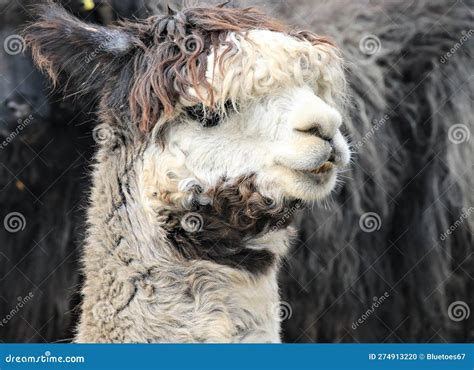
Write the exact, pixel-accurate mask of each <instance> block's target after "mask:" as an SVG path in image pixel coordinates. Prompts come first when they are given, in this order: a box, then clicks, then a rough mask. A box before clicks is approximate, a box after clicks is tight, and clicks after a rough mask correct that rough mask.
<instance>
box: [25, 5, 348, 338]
mask: <svg viewBox="0 0 474 370" xmlns="http://www.w3.org/2000/svg"><path fill="white" fill-rule="evenodd" d="M25 37H26V40H27V42H28V44H29V46H30V47H31V50H32V54H33V58H34V60H35V61H36V63H37V65H38V66H39V68H40V69H42V70H43V71H45V72H46V73H47V74H48V75H49V76H50V77H51V79H52V80H53V81H54V82H55V83H57V84H62V83H64V81H67V83H68V85H69V86H68V87H69V88H71V85H72V86H74V89H75V90H77V91H79V92H81V93H87V94H97V96H99V97H100V111H99V115H100V124H99V125H98V126H97V128H96V130H95V134H96V136H97V137H98V138H99V140H98V141H99V142H100V147H99V149H98V153H97V155H96V163H95V164H94V170H93V175H92V177H93V179H92V190H91V196H90V206H89V208H88V217H87V225H88V226H87V228H88V230H87V237H86V243H85V246H84V258H83V268H84V274H85V282H84V287H83V289H82V294H83V298H84V301H83V305H82V315H81V319H80V323H79V326H78V329H77V337H76V341H77V342H279V341H280V321H279V316H278V311H279V292H278V284H277V275H278V267H279V264H280V261H281V259H282V258H283V257H284V256H285V254H286V252H287V251H288V248H289V245H290V241H291V235H292V230H291V229H290V228H289V227H288V224H289V221H291V215H290V216H289V215H288V214H289V213H290V210H291V209H292V207H297V205H298V202H301V201H304V202H307V201H314V200H319V199H323V198H325V197H326V196H327V195H328V194H329V193H330V192H331V190H332V189H333V188H334V186H335V184H336V182H337V175H338V172H339V170H340V169H341V168H343V167H344V166H346V165H347V164H348V161H349V156H350V153H349V149H348V144H347V143H346V140H345V138H344V137H343V135H342V134H341V131H340V126H341V123H342V119H343V116H344V102H345V98H344V95H345V78H344V74H343V67H342V61H341V57H340V55H339V52H338V50H337V49H336V47H335V46H334V45H333V44H332V43H331V42H330V41H328V40H327V39H325V38H322V37H318V36H316V35H314V34H312V33H309V32H304V31H302V32H295V31H291V30H290V29H289V28H287V27H286V26H285V25H283V24H280V23H279V22H277V21H276V20H274V19H272V18H269V17H267V16H265V15H263V14H262V13H260V12H259V11H257V10H255V9H253V8H248V9H244V10H240V9H226V8H223V7H207V8H189V9H185V10H183V11H181V12H179V13H170V14H169V15H167V16H158V17H151V18H149V19H147V20H144V21H142V22H137V23H130V22H123V23H121V24H119V25H117V26H116V27H107V28H106V27H99V26H95V25H91V24H86V23H83V22H81V21H79V20H78V19H75V18H73V17H72V16H70V15H69V14H68V13H66V12H65V11H64V10H63V9H62V8H60V7H58V6H55V5H46V6H41V7H40V8H39V19H38V20H37V21H36V22H34V23H33V24H31V25H30V26H29V27H28V29H27V30H26V34H25ZM71 46H73V47H71Z"/></svg>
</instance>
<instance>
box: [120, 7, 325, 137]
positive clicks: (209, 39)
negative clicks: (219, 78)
mask: <svg viewBox="0 0 474 370" xmlns="http://www.w3.org/2000/svg"><path fill="white" fill-rule="evenodd" d="M122 26H123V27H124V28H126V29H128V30H130V29H131V30H135V31H136V32H137V33H138V35H139V38H140V39H141V40H142V41H143V44H142V50H141V52H140V53H139V55H138V57H137V58H136V60H135V62H134V73H135V79H134V82H133V86H132V89H131V93H130V98H129V103H130V110H131V116H132V120H133V121H134V122H137V123H138V125H139V127H140V129H141V131H143V132H147V131H150V129H151V128H153V126H154V125H155V124H156V123H157V121H158V120H159V119H160V118H162V116H164V117H171V116H173V114H174V113H175V112H176V108H177V105H178V103H179V102H180V101H183V100H184V101H187V102H188V103H191V104H197V103H201V102H203V101H204V100H205V101H206V103H207V105H208V106H209V107H210V108H213V106H214V102H215V99H214V89H213V86H212V85H211V83H210V82H209V81H208V79H207V78H206V71H207V69H208V57H209V54H210V53H211V50H212V49H214V50H217V49H218V48H219V47H223V48H224V49H223V51H222V52H221V53H220V55H219V58H215V59H214V64H215V65H214V66H213V68H214V67H218V68H220V69H221V71H222V68H223V66H222V61H223V60H224V59H225V57H227V56H229V55H234V54H236V53H237V52H238V45H236V43H235V42H234V41H233V40H232V39H230V38H229V37H228V35H229V33H231V32H232V33H235V34H239V35H242V36H243V37H245V33H246V32H247V31H251V30H259V29H265V30H270V31H274V32H280V33H284V34H287V35H291V36H292V37H295V38H297V39H299V40H307V41H309V42H311V43H312V44H314V45H317V44H327V45H331V43H330V42H329V41H328V40H327V39H325V38H322V37H318V36H316V35H314V34H312V33H310V32H306V31H302V32H293V31H291V30H290V29H289V28H288V27H287V26H285V25H283V24H282V23H280V22H278V21H277V20H275V19H273V18H270V17H268V16H266V15H264V14H263V13H261V12H260V11H259V10H257V9H256V8H245V9H226V8H222V7H207V8H189V9H185V10H183V11H181V12H178V13H176V14H173V15H165V16H155V17H151V18H149V19H147V20H145V21H144V22H142V23H123V24H122ZM191 92H196V94H193V93H191ZM203 95H206V98H204V96H203Z"/></svg>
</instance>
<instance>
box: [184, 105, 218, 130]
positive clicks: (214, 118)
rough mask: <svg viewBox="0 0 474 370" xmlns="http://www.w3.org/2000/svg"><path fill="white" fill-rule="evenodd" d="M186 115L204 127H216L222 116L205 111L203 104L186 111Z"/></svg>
mask: <svg viewBox="0 0 474 370" xmlns="http://www.w3.org/2000/svg"><path fill="white" fill-rule="evenodd" d="M185 111H186V114H187V115H188V117H189V118H191V119H192V120H193V121H198V122H199V123H200V124H201V125H202V126H203V127H214V126H217V124H218V123H219V121H220V116H219V114H217V113H216V112H212V111H210V110H204V107H203V105H202V104H198V105H195V106H193V107H189V108H186V109H185Z"/></svg>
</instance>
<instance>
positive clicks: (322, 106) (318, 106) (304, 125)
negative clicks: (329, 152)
mask: <svg viewBox="0 0 474 370" xmlns="http://www.w3.org/2000/svg"><path fill="white" fill-rule="evenodd" d="M308 103H309V102H308ZM304 110H305V111H304V112H301V118H300V119H298V120H296V122H295V124H294V126H293V129H294V130H295V131H297V132H299V133H303V134H307V135H312V136H317V137H319V138H321V139H323V140H325V141H327V142H330V141H331V140H332V139H333V138H334V136H335V135H336V134H337V132H338V130H339V127H341V124H342V117H341V115H340V114H339V112H338V111H337V110H336V109H334V108H332V107H331V106H329V105H328V104H326V103H325V102H324V101H323V100H321V99H320V98H318V97H315V98H314V99H312V101H311V105H309V106H306V107H305V108H304Z"/></svg>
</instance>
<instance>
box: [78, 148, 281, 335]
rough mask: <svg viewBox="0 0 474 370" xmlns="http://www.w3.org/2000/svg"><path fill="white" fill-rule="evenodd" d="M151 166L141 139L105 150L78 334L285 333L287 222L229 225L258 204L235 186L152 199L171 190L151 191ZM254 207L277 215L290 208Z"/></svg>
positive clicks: (98, 170) (97, 176)
mask: <svg viewBox="0 0 474 370" xmlns="http://www.w3.org/2000/svg"><path fill="white" fill-rule="evenodd" d="M146 167H147V161H146V155H144V151H141V150H140V149H139V148H136V149H134V150H133V151H130V152H127V151H123V152H121V153H120V154H117V153H115V155H113V156H112V155H109V154H106V153H105V152H104V151H102V152H99V154H98V164H97V165H96V166H95V171H94V176H93V189H92V193H91V205H90V208H89V212H88V236H87V240H86V245H85V251H84V261H83V263H84V273H85V283H84V287H83V296H84V302H83V307H82V316H81V322H80V325H79V328H78V335H77V341H79V342H239V341H248V342H276V341H279V340H280V337H279V331H280V325H279V320H278V310H279V296H278V285H277V270H278V264H279V263H278V262H279V259H280V257H281V256H282V255H283V254H284V253H285V251H286V250H287V248H288V240H289V236H288V230H287V228H286V222H285V227H278V228H271V229H270V228H269V225H270V224H269V222H268V221H262V222H253V223H252V222H250V226H248V227H247V226H245V225H244V224H245V222H247V221H248V220H244V221H245V222H244V224H242V225H239V224H236V225H233V226H232V225H231V226H230V227H229V226H227V228H226V227H224V225H229V218H232V217H233V216H234V214H232V212H237V209H238V207H244V206H245V207H247V208H249V207H250V208H252V207H253V206H255V205H254V204H248V200H247V199H244V197H243V196H239V195H236V194H235V191H229V194H232V196H230V195H229V196H228V197H227V198H226V196H225V190H223V189H218V190H217V189H214V190H212V191H210V192H208V197H209V198H210V199H211V201H210V202H209V203H208V204H207V205H205V206H201V207H198V208H197V209H181V208H180V207H176V206H173V205H170V204H168V205H164V204H163V203H162V202H156V203H154V197H156V195H157V194H163V193H165V191H162V189H161V190H160V189H155V190H157V191H150V189H149V186H150V181H149V177H147V176H146V174H147V168H146ZM144 177H145V180H144ZM222 186H223V187H225V186H226V185H225V184H222ZM239 186H242V184H239ZM234 190H235V189H234ZM216 194H220V198H216ZM254 198H255V196H254V197H253V198H252V199H254ZM229 212H230V213H229ZM252 212H254V213H255V212H256V213H255V214H259V212H260V213H261V215H260V216H261V219H263V218H264V217H268V218H269V219H272V220H273V221H276V220H279V219H281V212H282V210H279V211H276V210H275V209H273V208H272V209H271V210H270V211H265V210H263V209H260V210H259V209H255V207H253V208H252ZM190 215H191V216H194V217H198V218H199V219H200V220H202V222H203V225H202V230H191V231H190V230H189V229H188V228H187V227H186V226H185V225H183V220H185V217H190ZM258 220H259V218H258V217H257V221H258ZM188 221H189V220H188ZM235 222H237V223H242V220H236V221H235ZM192 225H194V224H192Z"/></svg>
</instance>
